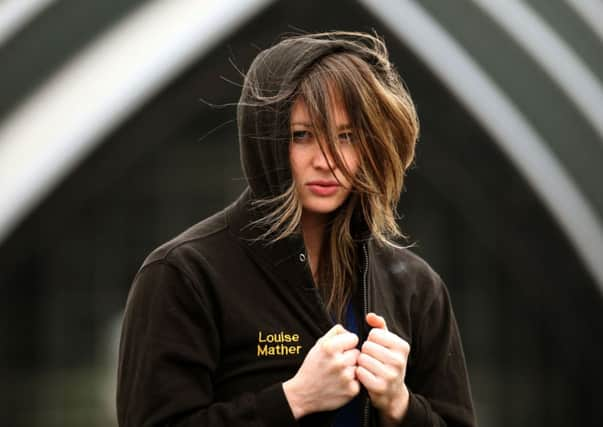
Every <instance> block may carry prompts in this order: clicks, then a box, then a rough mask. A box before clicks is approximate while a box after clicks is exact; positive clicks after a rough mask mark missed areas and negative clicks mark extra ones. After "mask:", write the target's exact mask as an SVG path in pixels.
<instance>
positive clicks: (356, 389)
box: [347, 381, 360, 397]
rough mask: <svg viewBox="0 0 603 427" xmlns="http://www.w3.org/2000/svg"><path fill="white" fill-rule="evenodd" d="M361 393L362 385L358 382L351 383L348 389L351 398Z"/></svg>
mask: <svg viewBox="0 0 603 427" xmlns="http://www.w3.org/2000/svg"><path fill="white" fill-rule="evenodd" d="M359 391H360V384H358V381H350V384H349V385H348V387H347V395H348V396H350V397H353V396H356V395H357V394H358V392H359Z"/></svg>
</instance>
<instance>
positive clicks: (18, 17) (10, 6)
mask: <svg viewBox="0 0 603 427" xmlns="http://www.w3.org/2000/svg"><path fill="white" fill-rule="evenodd" d="M54 1H55V0H4V1H3V2H1V3H0V46H2V45H3V44H4V43H5V42H6V41H7V40H8V39H9V38H11V37H12V36H13V35H14V34H15V33H16V32H18V31H19V30H20V29H21V28H23V27H24V26H25V24H27V23H28V22H29V21H31V20H32V19H34V18H35V17H36V16H37V15H39V14H40V13H41V12H42V11H43V10H44V9H46V8H47V7H48V6H50V4H51V3H53V2H54Z"/></svg>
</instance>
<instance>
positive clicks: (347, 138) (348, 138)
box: [339, 132, 354, 144]
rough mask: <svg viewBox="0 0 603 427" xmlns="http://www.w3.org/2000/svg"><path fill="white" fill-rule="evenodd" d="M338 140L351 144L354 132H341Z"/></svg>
mask: <svg viewBox="0 0 603 427" xmlns="http://www.w3.org/2000/svg"><path fill="white" fill-rule="evenodd" d="M339 140H340V141H341V142H345V143H348V144H351V143H352V142H354V134H353V133H352V132H342V133H340V134H339Z"/></svg>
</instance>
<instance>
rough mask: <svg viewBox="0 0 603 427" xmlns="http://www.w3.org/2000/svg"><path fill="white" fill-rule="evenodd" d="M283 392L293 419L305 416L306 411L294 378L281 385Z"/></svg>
mask: <svg viewBox="0 0 603 427" xmlns="http://www.w3.org/2000/svg"><path fill="white" fill-rule="evenodd" d="M283 391H284V393H285V397H286V398H287V402H288V403H289V407H290V408H291V412H292V413H293V418H295V419H296V420H298V419H300V418H301V417H303V416H304V415H306V413H307V411H306V408H305V407H304V406H305V405H304V404H303V399H302V395H301V393H300V392H299V388H298V387H297V383H296V382H295V378H291V379H290V380H288V381H285V382H284V383H283Z"/></svg>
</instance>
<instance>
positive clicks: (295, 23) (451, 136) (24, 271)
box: [0, 0, 603, 427]
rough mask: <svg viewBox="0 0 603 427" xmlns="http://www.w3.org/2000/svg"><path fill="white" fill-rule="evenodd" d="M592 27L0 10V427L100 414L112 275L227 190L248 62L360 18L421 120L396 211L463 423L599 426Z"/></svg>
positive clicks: (465, 6)
mask: <svg viewBox="0 0 603 427" xmlns="http://www.w3.org/2000/svg"><path fill="white" fill-rule="evenodd" d="M602 23H603V3H602V2H601V1H599V0H590V1H589V0H550V1H549V0H527V1H515V0H513V1H497V0H491V1H487V0H454V1H446V2H442V1H438V0H421V1H409V0H363V1H351V0H349V1H330V2H327V1H286V0H283V1H269V0H220V1H219V0H188V1H186V0H154V1H145V0H121V1H119V2H107V1H79V0H60V1H53V0H4V1H1V2H0V76H1V78H0V292H1V294H0V295H2V298H1V299H0V329H1V335H0V336H1V340H0V378H2V381H1V382H0V384H1V385H0V424H1V425H3V426H65V427H69V426H82V425H87V426H115V425H116V421H115V409H114V394H115V376H116V355H117V348H118V341H119V332H120V322H121V316H122V311H123V308H124V304H125V301H126V297H127V293H128V290H129V287H130V284H131V281H132V279H133V277H134V274H135V273H136V270H137V269H138V267H139V266H140V264H141V262H142V261H143V259H144V258H145V256H146V255H147V254H148V252H149V251H151V250H152V249H153V248H155V247H156V246H157V245H159V244H160V243H162V242H164V241H166V240H167V239H169V238H171V237H173V236H174V235H176V234H178V233H179V232H180V231H182V230H184V229H185V228H186V227H188V226H189V225H191V224H193V223H195V222H197V221H199V220H201V219H202V218H204V217H206V216H208V215H209V214H211V213H213V212H215V211H217V210H219V209H221V208H222V207H223V206H225V205H226V204H227V203H229V202H230V201H232V200H233V199H234V198H235V197H236V196H237V195H238V194H239V193H240V191H241V190H242V188H243V187H244V181H243V179H242V172H241V169H240V165H239V156H238V143H237V132H236V122H235V108H234V106H233V105H232V104H233V103H236V101H237V100H238V97H239V93H240V85H241V83H242V81H243V76H242V74H244V73H245V71H246V69H247V67H248V66H249V64H250V62H251V60H252V59H253V57H254V56H255V55H256V54H257V53H258V52H259V50H261V49H264V48H266V47H269V46H270V45H271V44H273V43H274V42H276V41H278V39H279V37H280V36H281V35H283V34H287V33H291V32H299V31H324V30H332V29H345V30H360V31H371V30H373V29H374V30H376V31H377V32H378V33H379V34H381V35H382V36H383V37H384V39H385V41H386V43H387V46H388V47H389V49H390V54H391V57H392V59H393V62H394V63H395V64H396V66H397V68H398V70H399V71H400V74H401V75H402V77H403V79H404V80H405V82H406V84H407V85H408V87H409V89H410V92H411V95H412V96H413V98H414V100H415V102H416V104H417V108H418V112H419V116H420V119H421V126H422V128H421V139H420V142H419V145H418V152H417V160H416V164H415V166H414V167H413V168H412V170H410V171H409V173H408V177H407V181H406V190H405V192H404V194H403V195H402V198H401V203H400V207H399V211H400V213H401V216H402V218H401V220H400V223H401V226H402V229H403V230H404V231H405V232H406V233H407V234H409V235H410V237H411V240H412V241H413V242H416V247H415V248H414V250H415V251H416V252H417V253H419V254H420V255H421V256H423V257H424V258H425V259H427V260H428V262H430V263H431V265H432V266H433V267H434V268H435V269H436V270H437V271H438V272H439V273H440V274H441V276H442V277H443V278H444V280H445V282H446V283H447V285H448V287H449V288H450V292H451V295H452V299H453V303H454V307H455V310H456V314H457V317H458V321H459V324H460V328H461V333H462V336H463V340H464V346H465V352H466V356H467V361H468V365H469V366H468V367H469V372H470V377H471V382H472V386H473V395H474V399H475V404H476V407H477V413H478V418H479V421H480V425H482V426H492V427H496V426H509V425H510V426H570V425H571V426H595V425H597V426H598V425H601V424H600V402H601V400H602V398H603V392H602V388H601V386H600V385H601V383H603V369H602V368H601V363H602V362H603V299H602V295H603V294H602V292H603V191H602V190H601V184H602V183H603V55H602V54H601V53H602V52H603V49H602V46H603V24H602ZM210 104H215V105H218V106H220V107H212V106H210ZM228 104H231V105H228Z"/></svg>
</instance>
